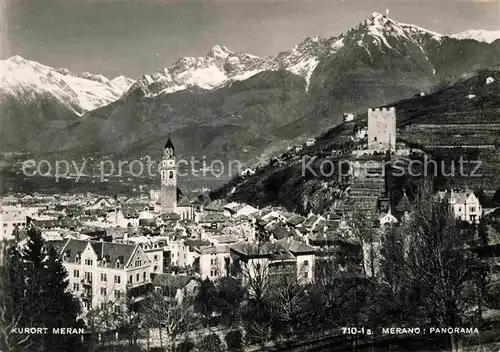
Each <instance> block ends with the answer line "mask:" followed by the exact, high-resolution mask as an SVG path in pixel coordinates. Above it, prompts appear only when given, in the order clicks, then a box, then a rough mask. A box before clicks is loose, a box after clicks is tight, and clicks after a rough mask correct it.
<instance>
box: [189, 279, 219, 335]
mask: <svg viewBox="0 0 500 352" xmlns="http://www.w3.org/2000/svg"><path fill="white" fill-rule="evenodd" d="M216 295H217V290H216V288H215V285H214V283H213V282H212V281H210V279H208V278H206V279H205V280H203V281H202V282H201V285H200V288H199V290H198V294H197V295H196V297H195V299H194V310H195V312H197V313H199V314H201V315H202V316H203V319H204V321H205V324H207V327H208V326H209V325H210V319H211V318H212V314H213V313H214V311H215V308H216Z"/></svg>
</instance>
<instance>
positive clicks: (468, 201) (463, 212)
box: [438, 190, 483, 224]
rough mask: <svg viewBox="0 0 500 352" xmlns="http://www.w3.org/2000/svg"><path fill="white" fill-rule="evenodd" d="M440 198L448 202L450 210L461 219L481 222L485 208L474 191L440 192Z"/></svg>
mask: <svg viewBox="0 0 500 352" xmlns="http://www.w3.org/2000/svg"><path fill="white" fill-rule="evenodd" d="M438 197H439V199H440V200H442V201H444V202H446V203H447V204H448V207H449V209H450V211H451V212H452V213H453V214H454V215H455V216H456V217H457V218H458V219H460V220H462V221H466V222H469V223H471V224H477V223H479V219H480V218H481V216H482V213H483V209H482V207H481V203H479V199H478V198H477V197H476V195H475V194H474V192H473V191H470V190H466V191H464V192H456V191H454V190H451V191H448V190H446V191H444V192H438Z"/></svg>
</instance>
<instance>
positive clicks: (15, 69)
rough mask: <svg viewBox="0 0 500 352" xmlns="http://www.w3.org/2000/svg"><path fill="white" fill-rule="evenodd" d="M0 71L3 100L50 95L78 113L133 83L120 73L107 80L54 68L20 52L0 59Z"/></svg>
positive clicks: (119, 93) (112, 98)
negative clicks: (23, 56) (29, 58)
mask: <svg viewBox="0 0 500 352" xmlns="http://www.w3.org/2000/svg"><path fill="white" fill-rule="evenodd" d="M0 72H1V74H0V76H1V84H0V87H1V90H0V97H1V98H2V99H6V98H14V99H16V100H17V101H18V102H20V103H21V102H29V103H34V102H35V101H36V100H37V99H40V97H52V98H54V99H55V100H56V101H58V102H59V103H60V104H61V105H62V106H65V107H66V108H67V109H68V110H70V111H72V112H74V113H76V114H77V115H82V114H84V113H85V112H87V111H90V110H93V109H96V108H99V107H101V106H104V105H107V104H109V103H111V102H113V101H116V100H118V99H119V98H120V97H121V96H122V95H123V93H124V92H125V91H126V90H128V88H129V87H130V86H131V85H132V83H133V82H134V81H133V80H131V79H129V78H126V77H123V76H120V77H117V78H115V79H113V80H109V79H107V78H106V77H104V76H102V75H95V74H91V73H88V72H85V73H80V74H77V73H73V72H70V71H69V70H67V69H55V68H52V67H49V66H45V65H42V64H40V63H38V62H35V61H30V60H26V59H24V58H22V57H21V56H19V55H16V56H13V57H11V58H9V59H7V60H2V61H0Z"/></svg>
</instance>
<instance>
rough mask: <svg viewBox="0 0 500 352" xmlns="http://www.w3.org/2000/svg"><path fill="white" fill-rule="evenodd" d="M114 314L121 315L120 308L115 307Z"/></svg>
mask: <svg viewBox="0 0 500 352" xmlns="http://www.w3.org/2000/svg"><path fill="white" fill-rule="evenodd" d="M115 313H118V314H120V313H121V309H120V306H115Z"/></svg>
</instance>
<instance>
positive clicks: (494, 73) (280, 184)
mask: <svg viewBox="0 0 500 352" xmlns="http://www.w3.org/2000/svg"><path fill="white" fill-rule="evenodd" d="M490 76H491V77H493V78H494V79H495V81H494V82H493V83H491V84H486V82H485V81H486V78H487V77H490ZM469 94H473V95H475V97H474V98H471V99H469V98H468V95H469ZM387 106H395V107H396V111H397V131H398V145H399V147H405V146H406V148H419V149H421V150H423V151H424V152H425V153H427V154H429V155H430V156H431V157H433V158H434V159H435V160H437V161H439V162H441V161H443V162H444V164H445V165H446V166H445V173H447V172H448V171H449V168H450V163H451V161H452V160H455V161H457V162H458V161H459V160H460V157H462V158H463V159H464V160H467V161H475V160H480V161H482V165H481V167H480V169H479V170H478V171H477V172H476V173H477V174H478V175H479V174H482V175H483V176H482V177H473V176H462V175H460V174H459V173H457V174H456V175H455V176H454V177H448V176H446V175H443V174H442V173H441V172H439V173H438V175H437V177H433V180H434V186H435V187H436V188H442V187H446V186H456V187H459V186H464V185H468V186H469V187H470V188H481V189H484V191H485V193H487V194H488V195H490V196H491V195H492V193H493V192H494V191H495V190H497V189H499V188H500V177H499V176H498V175H500V149H499V148H498V144H499V142H500V114H499V112H500V71H499V70H481V71H479V72H477V73H475V74H474V75H468V76H466V77H465V76H464V77H463V78H462V79H461V80H459V81H458V82H456V83H455V84H453V85H449V86H447V87H445V88H443V89H441V90H439V91H437V92H435V93H433V94H428V95H425V96H415V97H413V98H411V99H405V100H400V101H397V102H395V103H393V104H389V105H387ZM368 107H369V106H366V107H365V109H364V110H365V111H366V109H367V108H368ZM366 124H367V114H366V113H362V114H359V115H357V116H356V118H355V120H354V121H351V122H346V123H342V124H340V125H338V126H336V127H334V128H333V129H330V130H328V131H327V132H325V133H323V134H322V135H321V136H319V137H318V138H317V142H316V144H315V145H314V146H312V147H304V149H303V150H302V151H300V152H295V151H294V150H289V151H287V152H284V153H283V154H281V155H280V156H279V158H280V160H282V161H283V162H284V165H280V164H279V163H278V162H276V161H271V162H270V163H269V165H267V166H265V167H262V168H259V169H257V172H256V173H255V175H253V176H245V177H237V178H235V179H233V180H232V181H231V182H230V183H228V184H227V185H225V186H224V187H222V188H221V189H219V190H217V191H215V192H213V193H212V197H214V198H227V199H228V200H231V201H245V202H248V203H250V204H253V205H257V206H265V205H268V204H273V205H282V206H285V207H287V208H288V209H290V210H294V211H299V212H302V213H304V212H308V211H309V210H314V211H325V210H329V209H330V208H331V207H332V206H334V205H335V206H336V207H337V208H338V207H340V205H341V203H342V198H343V197H344V195H345V190H346V189H347V188H350V189H351V192H358V193H360V194H361V193H363V192H364V193H365V195H364V196H363V195H362V194H361V195H360V198H358V200H359V199H362V198H366V200H367V201H370V202H372V203H371V204H373V201H375V200H376V199H374V198H376V197H377V196H378V195H380V194H381V192H382V190H383V186H384V180H383V178H381V177H378V176H377V175H375V174H374V175H373V177H372V178H371V181H368V183H367V184H364V185H359V184H358V185H353V184H352V183H350V182H349V181H346V180H345V179H343V178H340V177H338V173H336V174H334V175H333V176H329V177H322V176H315V175H314V174H312V173H311V172H309V171H307V172H305V173H303V172H302V170H303V169H304V165H308V163H309V160H310V159H311V158H316V159H315V162H314V163H312V169H313V170H315V172H316V173H317V174H319V170H320V167H321V165H322V164H323V165H325V161H332V162H333V163H334V164H335V165H336V167H337V165H338V164H339V163H340V161H342V160H344V161H345V160H361V159H359V158H358V159H356V158H355V157H354V156H353V155H352V151H354V150H356V149H360V148H363V147H364V145H365V143H366V140H363V139H361V140H356V141H352V140H351V136H352V135H353V130H354V129H356V128H357V127H363V126H366ZM332 151H334V153H332ZM337 151H340V153H342V154H341V156H337V154H336V153H337ZM421 158H422V157H416V159H421ZM384 159H385V156H384V155H380V156H370V157H367V158H366V160H370V161H372V162H373V161H375V162H383V160H384ZM396 159H397V157H396ZM366 160H365V161H366ZM326 165H329V163H327V164H326ZM457 167H458V164H457ZM471 167H472V168H474V167H475V166H474V165H469V167H467V166H465V167H464V174H467V175H470V174H471V172H472V170H471ZM344 171H345V170H344ZM328 173H329V170H328V169H327V170H326V171H325V174H327V175H328ZM418 179H419V178H416V179H415V178H412V177H408V176H405V177H401V178H399V179H397V178H393V179H392V180H391V184H392V185H393V187H394V188H395V189H394V193H395V195H393V198H396V199H397V198H398V197H399V196H400V194H401V193H400V192H401V189H402V188H406V189H411V188H413V187H414V184H410V183H414V182H419V181H418Z"/></svg>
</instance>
